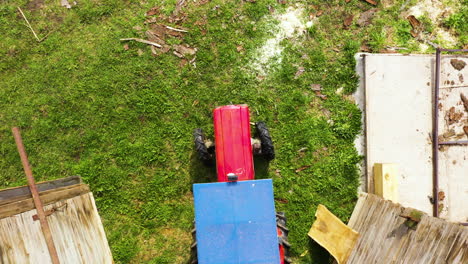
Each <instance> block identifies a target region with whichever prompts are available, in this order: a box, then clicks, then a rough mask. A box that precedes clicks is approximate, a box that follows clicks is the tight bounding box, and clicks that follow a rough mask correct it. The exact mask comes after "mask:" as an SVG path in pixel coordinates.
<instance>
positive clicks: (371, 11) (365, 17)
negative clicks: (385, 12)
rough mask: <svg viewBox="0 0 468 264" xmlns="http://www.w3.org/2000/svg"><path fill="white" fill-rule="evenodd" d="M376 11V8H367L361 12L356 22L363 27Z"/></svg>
mask: <svg viewBox="0 0 468 264" xmlns="http://www.w3.org/2000/svg"><path fill="white" fill-rule="evenodd" d="M377 11H378V9H377V8H372V9H369V10H367V11H366V12H363V13H361V15H360V16H359V19H358V21H357V22H356V23H357V24H358V25H359V26H360V27H365V26H367V25H369V24H370V23H371V21H372V18H373V17H374V15H375V13H376V12H377Z"/></svg>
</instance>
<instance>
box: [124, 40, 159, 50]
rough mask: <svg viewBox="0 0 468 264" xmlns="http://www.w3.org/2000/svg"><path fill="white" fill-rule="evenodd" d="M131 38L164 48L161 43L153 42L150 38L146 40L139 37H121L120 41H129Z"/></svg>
mask: <svg viewBox="0 0 468 264" xmlns="http://www.w3.org/2000/svg"><path fill="white" fill-rule="evenodd" d="M129 40H134V41H137V42H141V43H145V44H149V45H153V46H155V47H157V48H162V46H161V45H159V44H158V43H156V42H152V41H148V40H144V39H139V38H122V39H120V41H129Z"/></svg>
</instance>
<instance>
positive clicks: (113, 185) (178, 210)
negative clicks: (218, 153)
mask: <svg viewBox="0 0 468 264" xmlns="http://www.w3.org/2000/svg"><path fill="white" fill-rule="evenodd" d="M186 2H187V6H186V7H183V9H182V11H183V12H184V13H186V15H187V18H186V19H185V20H183V21H181V22H177V23H176V24H175V25H174V26H180V27H183V28H187V29H188V31H189V33H187V34H185V36H184V39H183V40H181V39H176V38H174V39H171V40H170V41H169V43H174V44H179V43H180V44H188V45H190V46H192V47H196V48H197V50H198V51H197V54H196V60H195V63H196V65H193V64H187V65H185V66H182V65H181V60H180V59H179V58H177V57H176V56H174V55H173V54H172V51H170V52H168V53H165V54H161V55H159V56H157V57H153V56H151V55H150V54H151V51H150V49H149V47H148V46H147V45H145V44H142V43H136V42H128V43H126V44H127V45H128V47H129V49H128V50H125V49H124V47H123V45H124V43H123V42H120V41H119V39H120V38H125V37H142V38H144V35H143V34H142V35H140V34H139V33H138V32H137V30H135V29H134V27H135V26H140V27H143V28H144V27H145V24H144V21H145V19H146V17H145V15H144V14H145V12H146V11H148V10H149V9H150V8H152V7H154V6H158V7H160V10H161V16H162V17H164V16H169V15H171V14H172V12H173V11H174V10H175V3H176V1H172V0H171V1H156V0H152V1H147V2H122V1H116V0H105V1H97V0H95V1H79V3H78V4H77V6H75V7H73V8H71V9H70V10H68V9H66V8H63V7H60V6H59V5H58V4H56V3H55V2H54V3H53V1H52V2H51V1H45V6H44V7H43V8H42V9H40V10H36V9H33V8H30V7H28V6H27V1H20V2H18V3H15V4H13V3H4V4H2V5H1V6H0V35H2V40H1V41H0V52H1V53H2V54H1V56H0V86H1V87H2V89H0V139H1V141H0V142H1V143H0V155H1V158H0V187H11V186H17V185H22V184H25V179H24V176H23V172H22V168H21V165H20V162H19V157H18V155H17V154H16V149H15V145H14V142H13V140H12V137H11V132H10V128H11V127H12V126H14V125H17V126H20V127H21V129H22V134H23V138H24V142H25V145H26V149H27V151H28V154H29V158H30V161H31V164H32V167H33V172H34V174H35V176H36V178H37V180H51V179H55V178H60V177H64V176H69V175H81V176H82V177H83V179H84V181H85V182H86V183H88V184H89V185H90V187H91V190H92V191H93V193H94V196H95V198H96V203H97V207H98V209H99V212H100V215H101V217H102V219H103V223H104V227H105V230H106V233H107V235H108V239H109V243H110V246H111V248H112V253H113V256H114V258H115V261H116V263H142V262H143V263H184V262H186V261H187V260H188V259H189V254H190V250H189V247H190V244H191V243H192V241H191V236H190V230H191V228H192V220H193V205H192V201H191V196H192V194H191V184H192V183H194V182H212V181H215V178H216V177H215V175H216V172H215V171H214V169H210V168H205V167H203V166H201V165H200V164H199V163H198V160H197V159H196V156H195V154H194V151H193V145H192V144H193V143H192V131H193V129H194V128H197V127H201V128H203V129H204V130H205V131H206V133H207V135H210V136H211V135H212V134H213V125H212V117H211V115H212V114H211V113H212V112H211V111H212V109H213V108H214V107H216V106H219V105H224V104H231V103H246V104H249V106H250V109H251V113H252V121H257V120H265V121H266V122H267V124H268V126H269V127H270V130H271V134H272V137H273V140H274V144H275V148H276V150H277V158H276V159H275V160H273V161H272V162H271V163H270V164H269V165H266V164H259V163H257V167H256V169H257V171H256V177H257V178H273V180H274V187H275V198H276V199H277V200H278V201H283V202H278V203H277V204H276V207H277V210H278V211H285V212H286V215H287V217H288V225H289V229H290V230H291V232H290V241H291V243H292V245H293V246H292V251H291V253H292V256H293V258H294V259H295V260H296V261H297V262H298V263H323V262H324V261H325V262H326V261H328V257H327V254H326V253H324V251H323V249H321V248H320V247H318V246H317V245H316V244H313V243H311V242H310V239H309V238H308V237H307V231H308V229H309V228H310V226H311V224H312V221H313V215H314V213H315V210H316V207H317V205H318V204H319V203H322V204H324V205H326V206H327V208H329V209H330V210H331V211H332V212H333V213H334V214H336V215H337V216H339V217H340V218H341V219H342V220H343V221H347V220H348V218H349V217H350V214H351V212H352V210H353V207H354V203H355V201H356V198H357V194H356V190H357V188H358V185H359V182H358V178H359V177H358V171H357V164H358V163H359V161H360V159H361V157H359V155H358V154H357V152H356V150H355V149H354V145H353V140H354V138H355V137H356V135H357V134H359V133H360V126H361V123H360V120H361V113H360V111H359V109H358V108H357V106H356V105H355V104H354V103H352V102H351V101H350V100H349V99H348V95H349V94H350V93H352V92H353V91H355V89H356V86H357V82H358V78H357V76H356V74H355V70H354V68H355V61H354V54H355V53H356V52H358V51H359V48H360V46H361V45H362V44H368V45H370V46H371V48H372V50H373V51H380V50H381V49H383V48H385V47H386V46H387V45H394V43H393V41H394V40H393V38H391V39H390V40H389V38H390V37H391V35H390V33H392V32H393V33H394V32H395V27H394V26H395V25H394V24H393V22H392V23H390V25H387V22H388V21H400V20H399V18H398V15H399V13H398V9H399V8H400V6H401V4H402V3H403V2H404V1H397V2H398V3H396V4H395V5H394V7H391V8H390V9H383V8H381V10H380V11H379V12H378V13H377V14H376V15H375V18H374V20H373V22H372V24H370V25H369V26H366V27H358V26H356V25H354V24H353V25H351V26H350V29H348V30H347V29H344V28H343V20H344V18H345V17H346V16H348V15H349V14H354V15H355V17H356V18H357V16H358V15H359V14H360V13H361V12H363V11H365V10H368V9H370V8H372V7H371V6H370V5H368V4H367V3H365V2H364V1H351V2H350V3H345V2H344V1H338V0H334V1H328V2H327V3H325V4H324V3H323V2H322V1H312V3H313V4H314V5H315V7H314V6H312V5H310V6H309V5H306V6H304V8H305V12H304V13H305V15H306V16H307V15H308V14H315V13H317V11H318V10H323V11H324V12H323V14H322V15H321V16H320V17H319V18H317V19H315V20H314V25H313V27H311V28H309V29H308V30H307V32H306V34H304V35H303V36H301V37H298V38H293V39H286V40H284V41H282V42H281V45H282V46H283V54H282V61H281V63H279V64H277V65H272V67H271V70H270V72H269V73H268V74H267V76H264V78H261V77H260V76H258V75H259V73H258V72H257V71H256V70H255V69H254V68H253V67H252V66H251V65H252V61H254V58H255V56H257V55H258V52H257V50H258V48H260V47H261V46H262V45H263V44H264V43H265V41H266V40H267V39H268V38H270V37H271V35H272V28H273V25H275V24H277V23H278V22H277V21H274V19H272V18H271V16H270V11H269V9H268V7H269V6H271V7H273V9H275V10H276V11H275V12H277V13H279V12H283V11H284V10H285V9H286V8H287V7H288V5H281V4H278V3H277V1H275V0H258V1H256V2H255V3H250V2H245V1H244V2H236V1H221V0H213V1H209V2H208V3H206V4H203V5H200V4H198V2H197V3H195V2H193V1H186ZM17 5H20V6H21V8H22V9H23V10H24V11H25V14H26V16H27V17H28V18H29V20H30V22H31V24H32V25H33V27H34V28H35V29H36V30H37V32H38V34H39V35H40V36H45V35H46V34H47V33H48V32H51V33H50V34H49V35H48V37H47V38H46V39H45V40H44V41H43V42H41V43H37V42H36V41H35V40H34V37H33V36H32V34H31V32H30V31H29V29H28V28H27V27H26V26H25V24H24V21H23V19H22V18H21V16H19V15H18V13H17V11H16V6H17ZM161 19H162V20H161V21H160V22H158V23H166V22H164V21H165V20H163V18H161ZM461 19H462V18H457V19H455V18H453V19H452V20H450V21H451V22H447V23H449V24H450V25H452V27H453V28H461V27H463V25H461V24H460V23H459V22H457V21H460V20H461ZM397 24H398V25H397V28H401V29H402V30H401V31H402V32H401V34H402V36H403V37H402V38H406V40H407V35H406V34H407V32H406V31H405V30H406V29H407V26H408V25H407V24H404V23H403V22H401V21H400V22H397ZM171 25H172V24H171ZM387 26H388V27H389V28H387ZM389 32H390V33H389ZM460 34H461V33H460ZM398 38H400V37H398ZM399 44H401V46H402V47H409V46H410V45H412V44H411V43H405V41H403V39H400V40H399ZM238 46H241V47H242V48H243V51H241V52H239V51H238V50H237V48H238ZM139 49H140V50H142V51H143V55H141V56H139V55H138V50H139ZM299 67H303V68H304V72H303V73H302V74H301V75H298V76H296V72H298V69H299ZM312 84H320V85H321V87H322V88H323V90H322V94H323V95H325V96H326V98H320V97H319V96H317V95H316V94H315V92H314V91H312V90H311V88H310V87H311V85H312ZM338 90H340V91H341V94H339V93H337V91H338ZM300 149H305V150H304V151H301V152H299V150H300ZM302 167H306V169H304V170H301V171H298V172H296V170H297V169H298V168H302ZM284 201H285V202H284ZM167 230H179V231H178V232H172V233H171V232H167ZM148 249H153V250H154V251H151V250H148ZM306 250H308V251H309V252H311V253H310V254H304V255H302V253H303V252H305V251H306ZM146 251H148V253H147V254H144V253H145V252H146ZM155 252H156V253H155ZM142 255H144V258H142ZM301 256H302V257H301ZM142 259H145V260H144V261H143V260H142Z"/></svg>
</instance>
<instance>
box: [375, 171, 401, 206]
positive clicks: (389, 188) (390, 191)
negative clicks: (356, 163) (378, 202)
mask: <svg viewBox="0 0 468 264" xmlns="http://www.w3.org/2000/svg"><path fill="white" fill-rule="evenodd" d="M374 192H375V194H377V195H378V196H380V197H382V198H384V199H386V200H390V201H392V202H395V203H398V168H397V165H396V164H394V163H375V164H374Z"/></svg>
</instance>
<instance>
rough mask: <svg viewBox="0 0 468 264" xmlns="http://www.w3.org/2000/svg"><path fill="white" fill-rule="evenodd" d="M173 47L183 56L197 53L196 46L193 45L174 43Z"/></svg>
mask: <svg viewBox="0 0 468 264" xmlns="http://www.w3.org/2000/svg"><path fill="white" fill-rule="evenodd" d="M173 48H174V50H175V51H176V52H177V53H179V54H180V55H182V56H185V55H195V53H197V49H196V48H191V47H188V46H184V45H174V46H173Z"/></svg>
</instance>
